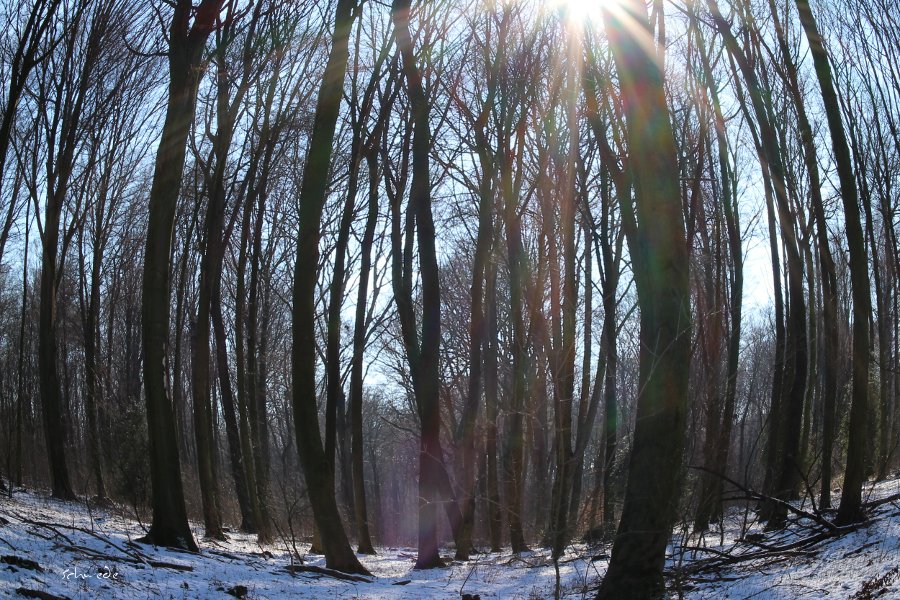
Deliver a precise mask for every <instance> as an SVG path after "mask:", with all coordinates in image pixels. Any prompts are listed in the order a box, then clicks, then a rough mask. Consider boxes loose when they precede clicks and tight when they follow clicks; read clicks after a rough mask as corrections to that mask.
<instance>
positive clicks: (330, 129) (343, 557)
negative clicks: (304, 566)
mask: <svg viewBox="0 0 900 600" xmlns="http://www.w3.org/2000/svg"><path fill="white" fill-rule="evenodd" d="M355 9H356V2H355V1H354V0H338V3H337V8H336V12H335V28H334V36H333V39H332V44H331V49H330V51H329V54H328V62H327V64H326V67H325V77H324V78H323V80H322V84H321V86H320V88H319V94H318V98H317V100H316V112H315V117H314V120H313V127H312V135H311V137H310V142H309V149H310V150H309V154H308V156H307V159H306V163H305V164H304V166H303V179H302V182H301V187H300V198H299V207H300V209H299V210H300V214H299V216H300V231H299V235H298V244H297V260H296V263H295V266H294V290H293V317H294V320H293V326H292V337H293V342H294V346H293V350H292V352H291V365H292V370H291V378H292V381H293V392H292V393H293V405H294V425H295V427H296V429H297V448H298V450H299V454H300V462H301V464H302V465H303V473H304V476H305V479H306V489H307V493H308V494H309V499H310V504H312V509H313V516H314V517H315V521H316V527H317V528H318V530H319V533H320V534H321V540H322V545H323V547H324V548H323V549H324V551H325V562H326V564H327V565H328V567H329V568H332V569H337V570H339V571H344V572H348V573H368V571H367V570H366V569H365V568H364V567H363V566H362V565H361V564H360V562H359V560H358V559H357V558H356V556H355V555H354V554H353V550H352V549H351V548H350V542H349V541H348V540H347V534H346V532H345V530H344V525H343V523H342V522H341V515H340V512H339V511H338V507H337V502H336V501H335V497H334V475H333V473H332V471H331V467H330V461H329V460H328V456H327V455H326V454H325V449H324V448H323V446H322V436H321V434H320V432H319V420H318V409H317V406H316V331H315V329H316V328H315V321H316V307H315V293H316V280H317V276H318V274H317V269H316V268H315V266H316V265H318V264H319V240H320V238H321V220H322V210H323V208H324V206H325V200H326V196H327V192H328V182H329V178H330V174H331V155H332V145H333V143H334V132H335V126H336V124H337V119H338V114H339V112H340V106H341V94H342V91H343V88H344V76H345V74H346V71H347V60H348V39H349V35H350V29H351V28H352V27H353V20H354V13H355Z"/></svg>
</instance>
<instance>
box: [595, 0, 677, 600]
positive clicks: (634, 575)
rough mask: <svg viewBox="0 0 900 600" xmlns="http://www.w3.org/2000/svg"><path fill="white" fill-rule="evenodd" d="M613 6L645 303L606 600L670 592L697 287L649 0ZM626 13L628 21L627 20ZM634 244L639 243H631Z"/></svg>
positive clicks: (612, 37)
mask: <svg viewBox="0 0 900 600" xmlns="http://www.w3.org/2000/svg"><path fill="white" fill-rule="evenodd" d="M623 8H624V9H625V10H624V11H623V12H622V13H619V12H618V11H616V12H611V11H605V14H604V17H605V21H606V25H607V27H606V30H607V36H608V38H609V41H610V47H611V49H612V53H613V57H614V59H615V63H616V70H617V72H618V74H619V81H620V86H621V93H622V99H623V104H624V106H625V117H626V126H627V128H626V132H627V144H628V152H629V156H631V157H633V160H632V161H630V162H629V167H630V172H631V178H632V181H633V183H634V191H635V203H634V208H635V217H636V223H637V225H638V228H637V230H636V231H635V233H636V237H635V238H634V241H635V242H636V243H635V244H631V243H630V244H629V247H630V250H631V255H632V260H633V261H634V265H635V268H634V271H635V280H636V284H637V292H638V302H639V306H640V309H641V334H640V343H641V350H640V354H639V375H638V389H639V392H638V398H637V422H636V425H635V432H634V445H633V448H632V453H631V459H630V461H629V465H628V484H627V488H626V491H625V504H624V506H623V509H622V519H621V521H620V523H619V529H618V531H617V533H616V539H615V543H614V545H613V551H612V559H611V561H610V564H609V569H608V571H607V573H606V575H605V577H604V578H603V582H602V583H601V586H600V590H599V593H598V598H652V597H656V596H660V595H662V593H663V592H664V591H665V588H664V584H663V575H662V570H663V565H664V562H665V550H666V545H667V544H668V541H669V536H670V534H671V529H672V525H673V524H674V522H675V517H676V510H677V506H678V496H679V493H678V485H679V480H680V472H681V459H682V452H683V447H684V424H685V414H686V411H687V383H688V370H689V369H688V366H689V365H690V342H691V323H690V296H689V294H690V289H689V285H688V255H687V243H686V241H685V232H684V216H683V213H682V208H681V201H680V192H679V189H680V186H679V173H678V162H677V157H676V153H675V138H674V134H673V132H672V125H671V123H670V121H669V110H668V106H667V105H666V97H665V91H664V83H663V77H664V76H663V71H662V65H661V61H660V62H658V59H660V58H661V57H657V56H651V55H650V54H649V53H648V52H647V48H648V46H650V47H652V44H653V42H652V41H651V40H652V33H651V28H650V23H649V17H648V14H647V9H646V6H645V4H644V2H643V1H641V0H633V1H629V2H625V3H623ZM623 19H624V20H623ZM629 241H631V240H629Z"/></svg>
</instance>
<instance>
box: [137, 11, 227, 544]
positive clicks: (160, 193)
mask: <svg viewBox="0 0 900 600" xmlns="http://www.w3.org/2000/svg"><path fill="white" fill-rule="evenodd" d="M221 8H222V0H203V2H201V4H200V6H199V7H198V8H197V9H196V10H194V8H193V6H192V4H191V2H190V1H189V0H179V1H178V3H177V5H176V6H175V8H174V13H173V16H172V26H171V30H170V37H169V93H168V98H167V104H166V116H165V121H164V123H163V130H162V137H161V139H160V143H159V148H158V150H157V154H156V164H155V167H154V172H153V183H152V185H151V188H150V212H149V218H148V227H147V242H146V249H145V251H144V278H143V295H142V310H141V312H142V320H141V323H142V330H143V336H142V338H143V354H144V391H145V398H146V402H147V428H148V438H149V440H150V479H151V483H152V486H153V497H152V506H153V522H152V524H151V526H150V531H149V532H148V534H147V536H146V537H145V538H144V540H145V541H147V542H150V543H153V544H158V545H161V546H171V547H178V548H186V549H189V550H194V551H196V550H197V544H196V542H194V538H193V535H192V534H191V530H190V527H189V526H188V521H187V512H186V511H185V506H184V495H183V492H182V484H181V472H180V463H179V460H178V445H177V441H176V433H175V415H174V413H173V411H172V402H171V399H170V397H169V390H168V389H167V385H166V379H167V378H166V375H167V373H166V371H167V369H166V345H167V342H168V336H169V294H170V289H169V288H170V282H171V275H170V264H169V262H170V254H171V251H172V233H173V225H174V222H175V208H176V205H177V202H178V196H179V193H180V191H181V181H182V171H183V169H184V160H185V147H186V144H187V137H188V134H189V132H190V128H191V124H192V123H193V120H194V114H195V110H196V104H197V85H198V83H199V78H200V75H201V70H200V59H201V55H202V53H203V48H204V46H205V45H206V40H207V38H208V37H209V35H210V33H212V31H213V28H214V27H215V23H216V18H217V15H218V14H219V11H220V10H221ZM192 17H193V20H192Z"/></svg>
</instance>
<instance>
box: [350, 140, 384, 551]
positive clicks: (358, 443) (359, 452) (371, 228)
mask: <svg viewBox="0 0 900 600" xmlns="http://www.w3.org/2000/svg"><path fill="white" fill-rule="evenodd" d="M366 163H367V165H368V168H369V207H368V213H367V214H366V228H365V231H364V232H363V239H362V247H361V249H360V253H361V258H360V261H361V264H360V267H359V289H358V291H357V296H356V315H355V322H354V326H353V359H352V360H353V363H352V365H351V367H350V428H351V432H350V435H351V448H350V454H351V457H350V460H351V463H352V465H351V467H352V471H353V500H354V502H353V505H354V507H355V509H356V527H357V536H358V539H357V543H358V548H357V552H359V553H360V554H375V547H374V546H373V545H372V537H371V535H370V533H369V513H368V507H367V504H366V475H365V464H364V462H363V451H364V448H363V420H362V418H363V412H362V408H363V358H364V354H365V350H366V326H367V323H366V305H367V303H368V298H369V273H370V272H371V269H372V244H373V243H374V241H375V226H376V225H377V221H378V193H379V190H378V182H379V179H380V178H379V175H378V154H377V153H376V152H374V151H370V152H368V153H367V154H366ZM373 468H374V463H373Z"/></svg>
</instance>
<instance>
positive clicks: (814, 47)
mask: <svg viewBox="0 0 900 600" xmlns="http://www.w3.org/2000/svg"><path fill="white" fill-rule="evenodd" d="M796 4H797V10H798V12H799V13H800V23H801V24H802V25H803V30H804V32H805V33H806V39H807V41H808V42H809V47H810V51H811V53H812V57H813V64H814V65H815V70H816V77H817V79H818V81H819V88H820V90H821V93H822V103H823V104H824V106H825V116H826V118H827V120H828V129H829V131H830V133H831V143H832V149H833V151H834V159H835V164H836V166H837V171H838V180H839V182H840V190H841V194H840V195H841V200H842V201H843V206H844V218H845V220H846V232H847V245H848V247H849V250H850V286H851V289H852V295H853V342H852V345H853V359H852V360H853V389H852V393H851V402H850V425H849V428H848V431H849V434H848V435H849V437H848V442H847V468H846V470H845V472H844V491H843V494H841V503H840V506H839V507H838V515H837V522H838V523H839V524H848V523H854V522H857V521H859V520H861V519H862V517H863V514H862V485H863V482H864V481H865V479H866V473H865V470H866V465H865V445H866V429H867V427H866V421H867V416H868V410H869V318H870V315H871V312H872V307H871V297H870V294H871V289H870V287H869V266H868V260H867V259H866V248H865V241H864V238H863V231H862V224H861V220H860V211H859V196H858V193H857V189H856V182H855V180H854V174H853V161H852V159H851V157H850V148H849V145H848V144H847V134H846V133H845V131H844V123H843V121H842V120H841V108H840V103H839V102H838V96H837V92H836V91H835V87H834V79H833V77H832V74H831V64H830V63H829V59H828V53H827V51H826V50H825V45H824V42H823V39H822V35H821V34H820V33H819V27H818V24H817V23H816V20H815V17H814V16H813V14H812V11H811V10H810V7H809V2H808V1H807V0H796Z"/></svg>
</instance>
